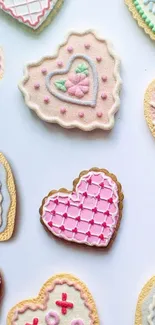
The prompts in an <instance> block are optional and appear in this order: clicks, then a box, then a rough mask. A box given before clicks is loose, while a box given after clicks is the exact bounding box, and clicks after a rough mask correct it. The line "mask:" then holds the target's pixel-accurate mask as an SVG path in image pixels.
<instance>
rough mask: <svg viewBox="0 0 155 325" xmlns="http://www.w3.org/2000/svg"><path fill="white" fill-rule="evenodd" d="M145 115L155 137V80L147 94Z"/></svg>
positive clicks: (145, 97)
mask: <svg viewBox="0 0 155 325" xmlns="http://www.w3.org/2000/svg"><path fill="white" fill-rule="evenodd" d="M144 115H145V119H146V122H147V124H148V126H149V129H150V131H151V132H152V134H153V136H154V137H155V80H153V81H152V82H151V84H150V85H149V86H148V88H147V89H146V92H145V96H144Z"/></svg>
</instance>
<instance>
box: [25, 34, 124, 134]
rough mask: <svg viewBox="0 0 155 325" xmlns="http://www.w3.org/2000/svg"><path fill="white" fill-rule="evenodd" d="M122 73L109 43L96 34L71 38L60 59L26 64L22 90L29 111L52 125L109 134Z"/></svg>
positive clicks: (116, 104) (116, 109) (60, 51)
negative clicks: (106, 131) (95, 130)
mask: <svg viewBox="0 0 155 325" xmlns="http://www.w3.org/2000/svg"><path fill="white" fill-rule="evenodd" d="M99 54H100V56H99ZM119 68H120V60H119V59H118V57H117V56H116V54H115V53H114V51H113V50H112V48H111V46H110V45H109V42H107V41H105V40H103V39H100V38H99V37H97V36H96V34H95V33H94V32H92V31H88V32H85V33H82V34H81V33H72V34H70V35H69V36H68V38H67V40H66V42H65V43H64V44H62V45H61V46H60V47H59V50H58V52H57V54H56V55H54V56H52V57H49V56H48V57H44V58H43V59H41V60H40V61H39V62H37V63H31V64H29V65H27V67H26V70H25V76H24V79H23V80H22V82H20V84H19V88H20V90H21V92H22V94H23V95H24V98H25V101H26V104H27V105H28V107H29V108H31V109H32V110H34V111H35V112H36V113H37V115H38V116H39V117H40V118H41V119H43V120H45V121H47V122H50V123H58V124H60V125H61V126H63V127H66V128H73V127H78V128H80V129H82V130H85V131H89V130H93V129H95V128H101V129H104V130H109V129H111V128H112V127H113V125H114V116H115V113H116V112H117V111H118V108H119V105H120V98H119V92H120V87H121V79H120V75H119Z"/></svg>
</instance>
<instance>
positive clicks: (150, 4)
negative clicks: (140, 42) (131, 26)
mask: <svg viewBox="0 0 155 325" xmlns="http://www.w3.org/2000/svg"><path fill="white" fill-rule="evenodd" d="M125 2H126V4H127V6H128V7H129V10H130V11H131V13H132V15H133V18H134V19H135V20H137V22H138V25H139V26H140V27H142V28H143V29H144V31H145V33H146V34H148V35H149V36H150V38H151V39H153V40H155V1H154V0H125Z"/></svg>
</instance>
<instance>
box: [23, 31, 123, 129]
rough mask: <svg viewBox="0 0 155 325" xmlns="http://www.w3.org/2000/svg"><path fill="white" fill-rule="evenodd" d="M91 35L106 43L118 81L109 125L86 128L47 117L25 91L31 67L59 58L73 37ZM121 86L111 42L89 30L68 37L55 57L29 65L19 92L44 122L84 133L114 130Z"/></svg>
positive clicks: (88, 126) (118, 59)
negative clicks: (61, 51) (96, 130)
mask: <svg viewBox="0 0 155 325" xmlns="http://www.w3.org/2000/svg"><path fill="white" fill-rule="evenodd" d="M89 33H91V34H92V35H93V36H94V37H95V38H96V39H97V40H98V41H101V42H104V43H106V45H107V49H108V52H109V55H110V56H111V57H112V58H113V60H114V62H115V66H114V78H115V81H116V85H115V87H114V90H113V98H114V104H113V106H112V108H111V109H110V110H109V114H108V115H109V123H108V124H105V123H99V122H97V121H94V122H93V123H91V124H88V125H85V126H84V125H82V124H81V123H80V122H78V121H75V122H72V123H65V122H64V121H62V120H61V119H59V118H58V117H51V118H47V117H45V116H44V114H43V113H42V112H40V109H39V106H38V105H36V104H34V103H32V102H31V100H30V95H29V93H28V92H27V91H26V90H25V87H24V84H25V83H26V82H27V81H28V80H29V74H28V69H29V68H31V67H36V66H39V65H41V64H42V63H43V61H44V60H50V59H56V58H57V57H58V55H59V50H60V48H61V47H63V46H65V45H67V43H68V40H69V38H70V36H71V35H75V36H85V35H87V34H89ZM121 86H122V79H121V77H120V58H119V57H118V56H117V55H116V53H115V51H114V49H113V46H112V44H111V43H110V42H109V41H107V40H106V39H103V38H100V37H99V36H98V35H97V34H96V32H95V31H93V30H87V31H85V32H84V33H81V32H75V31H72V32H70V33H69V34H68V35H67V37H66V40H65V42H64V43H63V44H61V45H60V46H58V48H57V51H56V54H55V55H53V56H45V57H43V58H42V59H41V60H40V61H38V62H34V63H29V64H27V65H26V66H25V69H24V77H23V79H22V81H21V82H20V83H19V84H18V87H19V90H20V91H21V92H22V94H23V96H24V99H25V103H26V104H27V106H28V107H29V108H30V109H32V110H33V111H35V113H36V114H37V115H38V117H39V118H41V119H42V120H44V121H46V122H49V123H57V124H59V125H61V126H62V127H64V128H76V127H77V128H79V129H81V130H83V131H92V130H94V129H97V128H98V129H103V130H111V129H112V128H113V126H114V122H115V118H114V116H115V114H116V112H117V111H118V110H119V106H120V91H121Z"/></svg>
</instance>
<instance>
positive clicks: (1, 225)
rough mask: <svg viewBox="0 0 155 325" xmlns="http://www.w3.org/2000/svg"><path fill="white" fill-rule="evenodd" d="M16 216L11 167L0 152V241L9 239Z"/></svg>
mask: <svg viewBox="0 0 155 325" xmlns="http://www.w3.org/2000/svg"><path fill="white" fill-rule="evenodd" d="M15 216H16V190H15V184H14V179H13V175H12V171H11V168H10V166H9V163H8V162H7V160H6V158H5V157H4V156H3V155H2V153H0V241H5V240H8V239H10V237H11V236H12V234H13V230H14V225H15Z"/></svg>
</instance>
